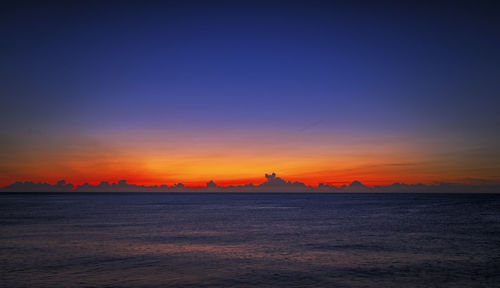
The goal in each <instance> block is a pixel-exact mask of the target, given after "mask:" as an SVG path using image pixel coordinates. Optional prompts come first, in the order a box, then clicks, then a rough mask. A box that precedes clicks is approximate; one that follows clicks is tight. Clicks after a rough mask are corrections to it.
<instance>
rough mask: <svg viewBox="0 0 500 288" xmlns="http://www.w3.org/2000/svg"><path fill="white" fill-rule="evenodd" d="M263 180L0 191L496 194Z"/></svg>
mask: <svg viewBox="0 0 500 288" xmlns="http://www.w3.org/2000/svg"><path fill="white" fill-rule="evenodd" d="M265 177H266V181H265V182H264V183H262V184H259V185H254V184H252V183H249V184H245V185H239V186H217V184H216V183H215V182H214V181H212V180H210V181H209V182H208V183H207V184H206V187H202V188H190V187H184V185H183V184H182V183H178V184H175V185H172V186H167V185H153V186H144V185H135V184H128V183H127V181H126V180H120V181H118V183H111V184H110V183H109V182H106V181H103V182H101V183H100V184H99V185H89V184H88V183H85V184H82V185H77V186H76V187H75V186H74V185H73V184H71V183H66V181H65V180H61V181H59V182H57V183H56V184H54V185H52V184H48V183H41V182H39V183H35V182H31V181H25V182H16V183H13V184H11V185H8V186H5V187H3V188H0V192H243V193H250V192H271V193H272V192H292V193H301V192H322V193H345V192H351V193H369V192H374V193H500V185H498V184H481V185H462V184H456V183H438V184H433V185H425V184H403V183H393V184H391V185H386V186H373V187H369V186H365V185H363V184H362V183H361V182H359V181H353V182H352V183H351V184H349V185H342V186H333V185H327V184H323V183H320V184H319V185H318V186H317V187H313V186H308V185H305V184H304V183H301V182H297V181H295V182H291V181H286V180H284V179H282V178H280V177H278V176H276V173H272V174H265Z"/></svg>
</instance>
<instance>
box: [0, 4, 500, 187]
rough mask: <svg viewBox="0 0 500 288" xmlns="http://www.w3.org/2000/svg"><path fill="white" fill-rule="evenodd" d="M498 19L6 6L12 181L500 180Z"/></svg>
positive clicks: (402, 9)
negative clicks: (270, 175)
mask: <svg viewBox="0 0 500 288" xmlns="http://www.w3.org/2000/svg"><path fill="white" fill-rule="evenodd" d="M495 2H496V3H495ZM498 15H500V4H499V2H498V1H492V2H484V1H467V2H460V1H446V2H439V1H393V2H387V1H384V2H382V1H366V2H365V1H345V2H342V1H335V2H333V1H331V2H330V1H281V2H273V1H248V2H246V1H200V2H198V1H169V2H167V3H161V2H151V1H149V2H148V1H136V2H130V1H116V2H112V1H95V2H94V1H63V2H54V1H36V2H26V1H2V2H1V3H0V30H1V35H2V37H1V40H0V41H1V45H0V78H1V79H2V81H1V82H0V99H1V100H0V101H1V102H0V127H1V131H0V186H4V185H7V184H10V183H12V182H14V181H17V180H20V181H25V180H33V181H47V182H49V183H54V182H56V181H57V180H59V179H66V180H67V181H68V182H72V183H74V184H81V183H84V182H89V183H94V184H95V183H99V182H100V181H102V180H106V181H117V180H119V179H127V180H128V182H129V183H135V184H148V185H150V184H169V185H170V184H174V183H177V182H183V183H185V184H186V185H187V186H200V185H204V183H205V182H207V181H208V180H210V179H213V180H214V181H215V182H216V183H217V184H222V185H228V184H245V183H248V182H254V183H261V182H263V181H264V180H265V179H264V177H263V175H264V173H269V172H273V171H274V172H276V173H277V174H278V175H279V176H281V177H283V178H284V179H287V180H294V181H295V180H297V181H302V182H305V183H306V184H310V185H317V184H318V183H319V182H323V183H329V184H334V185H341V184H344V183H347V182H351V181H353V180H360V181H362V182H363V183H365V184H368V185H382V184H390V183H392V182H405V183H410V184H412V183H425V184H431V183H436V182H458V183H469V184H481V183H500V132H499V131H500V128H499V127H500V113H499V105H500V53H499V51H500V36H499V30H500V29H499V28H500V17H498Z"/></svg>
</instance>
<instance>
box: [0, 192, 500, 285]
mask: <svg viewBox="0 0 500 288" xmlns="http://www.w3.org/2000/svg"><path fill="white" fill-rule="evenodd" d="M0 200H1V202H0V216H1V220H0V221H1V222H0V223H1V225H0V265H1V268H2V269H1V271H0V276H1V278H0V279H1V282H0V283H1V285H0V286H5V287H54V286H64V287H88V286H99V287H101V286H112V287H164V286H178V287H189V286H193V287H197V286H224V287H227V286H240V287H249V286H254V287H256V286H258V287H262V286H267V287H277V286H281V287H290V286H298V287H304V286H307V287H325V286H337V287H432V286H435V287H494V285H497V283H500V276H499V275H500V267H499V264H498V263H500V212H498V211H500V195H423V194H420V195H418V194H414V195H412V194H397V195H382V194H379V195H351V194H340V195H339V194H336V195H331V194H330V195H324V194H323V195H321V194H314V195H310V194H208V195H207V194H78V195H75V194H0Z"/></svg>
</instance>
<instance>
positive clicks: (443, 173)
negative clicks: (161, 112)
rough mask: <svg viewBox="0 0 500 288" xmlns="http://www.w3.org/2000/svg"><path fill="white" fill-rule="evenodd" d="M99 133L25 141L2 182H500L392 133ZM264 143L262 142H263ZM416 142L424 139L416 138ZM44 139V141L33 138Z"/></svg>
mask: <svg viewBox="0 0 500 288" xmlns="http://www.w3.org/2000/svg"><path fill="white" fill-rule="evenodd" d="M130 135H131V134H129V133H108V134H105V135H104V134H98V133H96V134H93V135H92V136H87V137H85V138H83V137H81V136H80V135H74V137H64V138H61V137H58V136H57V135H53V136H51V137H49V138H47V139H49V140H48V141H45V142H42V141H40V140H38V139H31V140H32V141H28V140H30V139H29V138H26V139H25V140H26V141H23V142H20V143H22V144H21V145H17V146H12V147H7V148H8V150H10V152H11V153H8V154H4V155H3V158H4V161H3V163H2V164H1V165H2V166H1V169H2V172H3V173H2V176H0V185H2V186H5V185H8V184H11V183H13V182H15V181H28V180H30V181H35V182H39V181H41V182H49V183H55V182H57V181H58V180H61V179H65V180H66V181H67V182H70V183H73V184H82V183H85V182H88V183H90V184H97V183H99V182H100V181H110V182H116V181H118V180H121V179H126V180H127V181H128V182H129V183H133V184H144V185H156V184H167V185H173V184H175V183H178V182H182V183H184V184H185V185H186V186H188V187H198V186H204V185H205V183H206V182H207V181H209V180H214V181H215V182H216V183H217V184H218V185H222V186H227V185H241V184H247V183H254V184H259V183H262V182H263V181H264V180H265V178H264V174H265V173H271V172H276V173H277V175H278V176H280V177H282V178H284V179H286V180H290V181H300V182H303V183H305V184H307V185H312V186H316V185H318V183H326V184H331V185H336V186H340V185H342V184H348V183H350V182H352V181H354V180H359V181H361V182H362V183H364V184H365V185H369V186H372V185H387V184H392V183H394V182H403V183H408V184H414V183H424V184H432V183H436V182H460V183H472V182H474V181H477V179H481V180H484V179H486V180H488V181H498V180H499V179H498V177H497V175H500V173H498V171H499V169H498V166H497V165H496V163H495V160H494V159H495V158H491V157H487V156H486V155H483V154H482V153H481V151H479V152H477V151H475V150H472V151H473V152H468V153H467V151H465V152H464V150H463V149H462V150H457V151H453V150H450V149H447V148H446V144H447V143H443V142H437V141H432V140H429V138H426V139H427V140H425V141H423V140H421V141H414V140H413V137H411V135H410V136H407V137H401V136H398V137H390V135H389V136H388V135H384V136H383V137H382V136H377V135H365V136H356V135H351V134H344V135H342V134H337V135H334V134H333V135H327V134H318V133H303V132H301V133H288V134H286V133H284V134H281V135H280V136H276V135H272V133H264V132H259V133H254V134H251V135H249V134H246V135H238V134H237V133H227V134H223V133H221V134H213V133H212V134H211V133H200V134H197V135H189V134H185V133H178V134H173V133H172V134H169V135H168V136H164V135H162V133H160V132H158V131H150V132H149V133H145V132H144V131H142V132H136V133H135V134H133V135H135V136H134V137H131V136H130ZM259 139H261V140H259ZM415 139H417V138H415ZM34 140H37V141H34Z"/></svg>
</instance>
